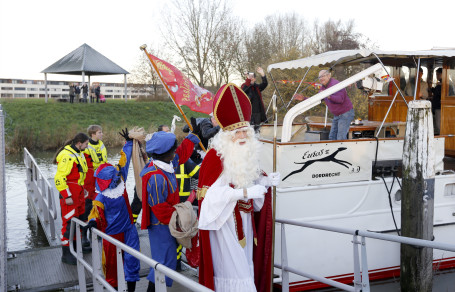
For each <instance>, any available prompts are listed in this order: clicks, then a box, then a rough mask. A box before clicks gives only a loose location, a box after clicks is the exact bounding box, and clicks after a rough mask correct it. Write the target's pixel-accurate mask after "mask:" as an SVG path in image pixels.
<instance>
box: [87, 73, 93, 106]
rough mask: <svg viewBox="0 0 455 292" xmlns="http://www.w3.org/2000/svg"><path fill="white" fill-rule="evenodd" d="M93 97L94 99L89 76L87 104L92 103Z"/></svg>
mask: <svg viewBox="0 0 455 292" xmlns="http://www.w3.org/2000/svg"><path fill="white" fill-rule="evenodd" d="M91 97H92V86H91V84H90V75H88V97H87V103H91Z"/></svg>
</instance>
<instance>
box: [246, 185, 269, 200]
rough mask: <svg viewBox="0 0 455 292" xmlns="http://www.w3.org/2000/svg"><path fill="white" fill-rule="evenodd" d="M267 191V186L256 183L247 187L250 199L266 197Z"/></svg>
mask: <svg viewBox="0 0 455 292" xmlns="http://www.w3.org/2000/svg"><path fill="white" fill-rule="evenodd" d="M266 192H267V189H266V188H265V186H262V185H254V186H252V187H249V188H247V189H246V193H247V197H248V199H260V198H263V197H264V194H265V193H266Z"/></svg>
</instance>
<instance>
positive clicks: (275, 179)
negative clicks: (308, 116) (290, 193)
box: [258, 172, 281, 188]
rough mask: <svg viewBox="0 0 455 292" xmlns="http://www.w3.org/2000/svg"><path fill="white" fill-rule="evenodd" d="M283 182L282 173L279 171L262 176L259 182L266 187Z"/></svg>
mask: <svg viewBox="0 0 455 292" xmlns="http://www.w3.org/2000/svg"><path fill="white" fill-rule="evenodd" d="M280 182H281V174H280V173H279V172H272V173H270V174H269V175H268V176H262V177H261V178H260V179H259V181H258V184H260V185H263V186H265V187H266V188H268V187H271V186H277V185H279V184H280Z"/></svg>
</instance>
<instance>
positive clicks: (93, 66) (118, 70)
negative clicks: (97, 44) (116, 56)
mask: <svg viewBox="0 0 455 292" xmlns="http://www.w3.org/2000/svg"><path fill="white" fill-rule="evenodd" d="M41 73H44V80H45V98H46V102H47V97H48V90H47V74H48V73H51V74H66V75H81V76H82V84H84V83H85V76H88V86H89V87H90V76H93V75H114V74H123V76H124V84H125V95H124V96H125V102H126V99H127V83H126V74H129V72H128V71H126V70H125V69H123V68H122V67H120V66H119V65H117V64H115V63H114V62H112V61H111V60H109V59H108V58H106V57H105V56H104V55H102V54H101V53H99V52H98V51H96V50H95V49H93V48H92V47H90V46H89V45H87V44H83V45H82V46H80V47H79V48H77V49H75V50H74V51H72V52H71V53H69V54H68V55H66V56H64V57H63V58H61V59H60V60H58V61H57V62H55V63H54V64H52V65H50V66H49V67H47V68H46V69H44V70H43V71H41ZM89 100H90V99H89Z"/></svg>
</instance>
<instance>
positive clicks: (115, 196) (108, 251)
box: [88, 130, 140, 292]
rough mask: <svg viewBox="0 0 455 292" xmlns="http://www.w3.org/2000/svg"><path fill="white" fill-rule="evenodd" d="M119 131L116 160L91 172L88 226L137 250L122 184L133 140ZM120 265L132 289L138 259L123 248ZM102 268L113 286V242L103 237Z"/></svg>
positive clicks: (114, 274) (134, 228) (126, 132)
mask: <svg viewBox="0 0 455 292" xmlns="http://www.w3.org/2000/svg"><path fill="white" fill-rule="evenodd" d="M121 135H122V136H123V137H125V139H126V143H125V145H124V146H123V149H122V151H121V158H120V161H119V164H118V165H117V166H113V165H111V164H109V163H104V164H101V165H100V166H99V167H98V168H97V170H96V172H95V180H96V181H95V185H96V190H97V192H98V195H97V197H96V199H95V200H94V201H93V209H92V211H91V213H90V215H89V223H88V228H92V227H96V228H97V229H99V230H101V231H103V232H105V233H106V234H108V235H110V236H111V237H113V238H115V239H117V240H119V241H121V242H123V243H125V244H126V245H128V246H129V247H131V248H134V249H136V250H139V237H138V233H137V230H136V226H135V225H134V223H133V216H132V213H131V207H130V204H129V200H128V194H127V192H126V188H125V181H126V178H127V176H128V167H129V164H130V159H131V152H132V146H133V142H132V140H131V139H130V138H129V137H128V130H126V131H123V133H122V134H121ZM123 267H124V271H125V280H126V281H127V285H128V292H132V291H134V290H135V287H136V282H137V281H139V280H140V278H139V269H140V263H139V260H138V259H137V258H135V257H133V256H132V255H130V254H128V253H126V252H124V253H123ZM103 271H104V274H105V276H106V280H107V282H108V283H109V284H110V285H111V286H113V287H115V288H117V287H118V282H117V256H116V246H115V245H113V244H111V243H110V242H108V241H106V240H103Z"/></svg>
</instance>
